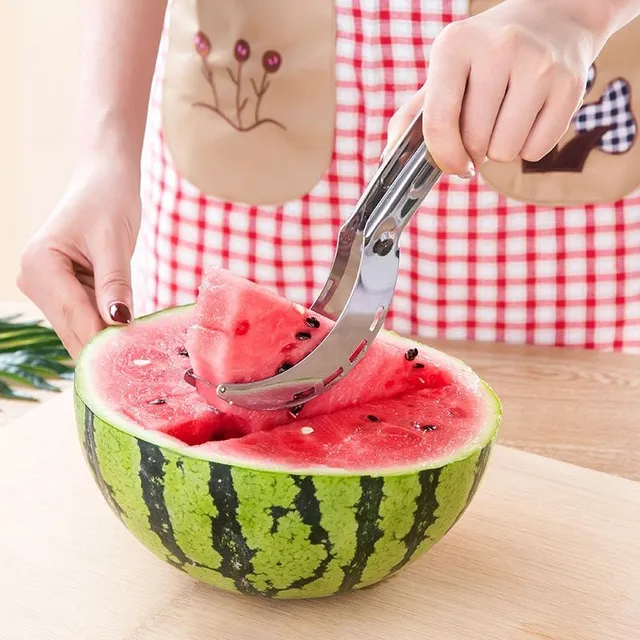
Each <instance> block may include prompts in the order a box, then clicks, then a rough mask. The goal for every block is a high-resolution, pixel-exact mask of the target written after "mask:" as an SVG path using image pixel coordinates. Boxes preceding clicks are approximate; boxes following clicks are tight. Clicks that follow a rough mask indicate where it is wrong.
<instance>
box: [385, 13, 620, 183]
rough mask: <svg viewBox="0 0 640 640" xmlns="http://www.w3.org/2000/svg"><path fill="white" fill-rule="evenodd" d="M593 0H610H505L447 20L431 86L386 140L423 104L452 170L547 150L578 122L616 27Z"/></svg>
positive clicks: (463, 171) (439, 151) (434, 149)
mask: <svg viewBox="0 0 640 640" xmlns="http://www.w3.org/2000/svg"><path fill="white" fill-rule="evenodd" d="M594 4H602V5H605V4H606V3H605V2H602V3H585V2H582V1H577V0H535V1H534V2H532V1H531V0H505V1H504V2H502V3H501V4H499V5H497V6H495V7H493V8H491V9H488V10H486V11H484V12H483V13H481V14H479V15H476V16H473V17H470V18H468V19H466V20H461V21H458V22H454V23H452V24H450V25H448V26H447V27H446V28H445V29H443V31H442V32H441V33H440V35H439V36H438V37H437V38H436V40H435V42H434V44H433V47H432V52H431V60H430V64H429V71H428V74H427V80H426V83H425V85H424V87H423V88H422V89H421V90H420V91H419V92H418V93H417V94H416V95H415V96H414V97H413V99H412V100H411V101H410V102H409V103H407V104H406V105H404V106H403V107H402V108H401V109H400V110H399V111H398V112H397V113H396V114H395V115H394V117H393V118H392V120H391V122H390V125H389V136H388V143H387V149H388V148H390V146H391V145H392V144H393V143H394V142H395V141H396V140H397V139H398V138H399V137H400V135H401V134H402V132H403V130H404V129H405V128H406V127H407V126H408V124H409V122H410V121H411V119H412V118H413V116H414V115H415V114H416V113H417V111H418V110H419V108H420V106H423V107H424V114H423V123H424V136H425V141H426V144H427V148H428V149H429V151H430V153H431V155H432V157H433V159H434V160H435V162H436V163H437V164H438V165H439V166H440V168H442V170H443V171H444V172H445V173H449V174H457V175H460V176H462V177H471V176H472V175H473V171H474V165H476V166H477V165H479V164H481V163H483V162H484V161H486V159H487V158H488V159H490V160H493V161H496V162H510V161H512V160H514V159H515V158H517V157H520V158H522V159H524V160H529V161H537V160H539V159H540V158H542V157H543V156H544V155H546V154H547V153H548V152H549V151H550V150H551V149H552V148H553V147H554V146H555V145H556V144H557V143H558V141H559V140H560V138H562V136H563V135H564V133H565V131H566V130H567V128H568V127H569V125H570V123H571V118H572V116H573V114H574V113H575V111H576V110H577V109H578V108H579V106H580V104H581V101H582V98H583V95H584V91H585V86H586V80H587V73H588V70H589V67H590V66H591V64H592V63H593V61H594V59H595V57H596V56H597V55H598V53H599V51H600V50H601V48H602V46H603V45H604V43H605V41H606V39H607V37H608V35H609V31H610V26H609V23H608V22H607V20H605V19H604V16H601V15H600V14H597V15H596V14H595V13H594V12H593V7H591V9H590V8H589V5H594ZM590 11H591V14H590ZM385 151H386V150H385Z"/></svg>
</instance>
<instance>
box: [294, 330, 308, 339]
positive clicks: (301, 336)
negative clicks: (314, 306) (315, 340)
mask: <svg viewBox="0 0 640 640" xmlns="http://www.w3.org/2000/svg"><path fill="white" fill-rule="evenodd" d="M309 338H311V334H310V333H309V332H308V331H298V333H296V340H309Z"/></svg>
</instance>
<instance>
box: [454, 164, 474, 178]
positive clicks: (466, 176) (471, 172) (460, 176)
mask: <svg viewBox="0 0 640 640" xmlns="http://www.w3.org/2000/svg"><path fill="white" fill-rule="evenodd" d="M475 175H476V170H475V169H474V167H471V169H469V171H467V173H463V174H461V175H459V176H458V178H462V180H471V178H473V176H475Z"/></svg>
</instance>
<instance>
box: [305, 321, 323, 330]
mask: <svg viewBox="0 0 640 640" xmlns="http://www.w3.org/2000/svg"><path fill="white" fill-rule="evenodd" d="M305 322H306V324H307V326H308V327H311V328H312V329H319V328H320V320H318V318H307V319H306V320H305Z"/></svg>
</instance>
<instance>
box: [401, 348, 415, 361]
mask: <svg viewBox="0 0 640 640" xmlns="http://www.w3.org/2000/svg"><path fill="white" fill-rule="evenodd" d="M404 357H405V359H406V360H408V361H409V362H411V361H412V360H415V359H416V358H417V357H418V350H417V349H409V350H408V351H407V353H405V354H404Z"/></svg>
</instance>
